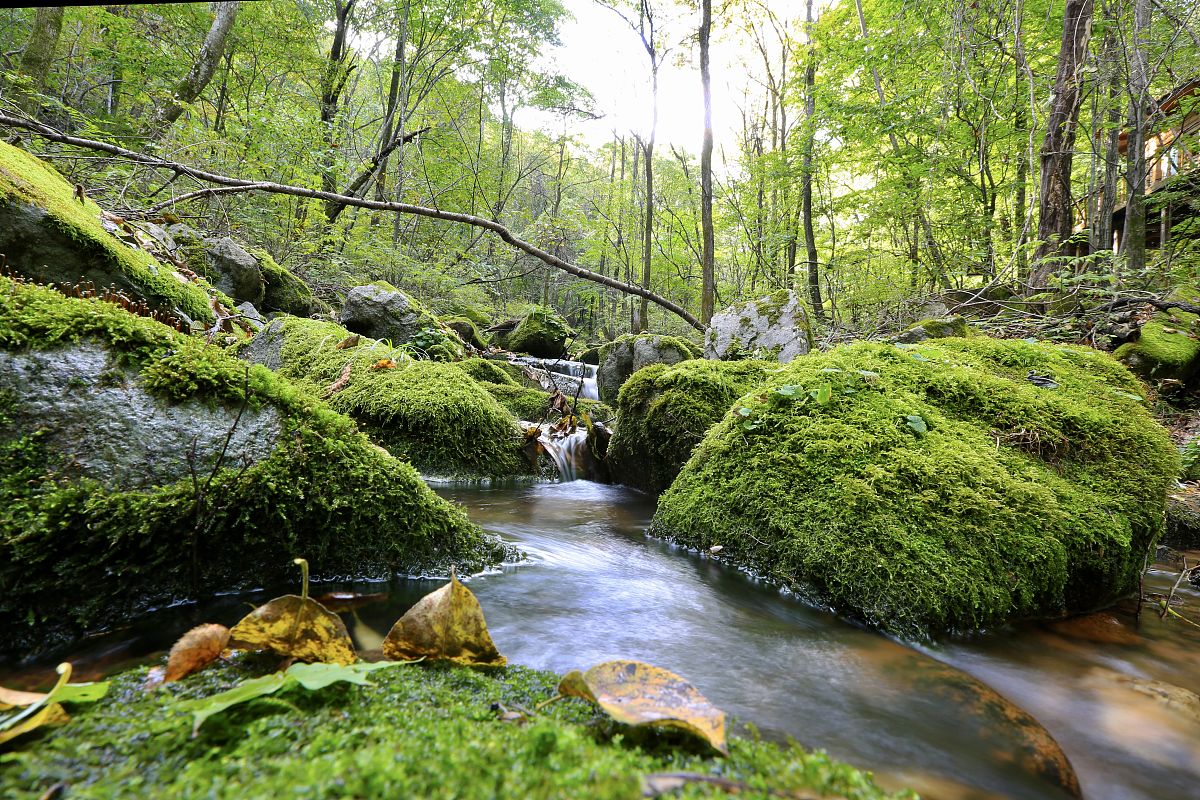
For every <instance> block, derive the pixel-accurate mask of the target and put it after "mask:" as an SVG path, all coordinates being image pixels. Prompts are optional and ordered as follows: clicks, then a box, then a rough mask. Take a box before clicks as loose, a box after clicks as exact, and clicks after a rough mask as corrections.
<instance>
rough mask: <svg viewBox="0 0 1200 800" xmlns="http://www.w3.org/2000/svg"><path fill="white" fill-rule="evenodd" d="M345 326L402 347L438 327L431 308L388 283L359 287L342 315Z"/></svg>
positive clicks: (351, 292) (348, 300) (339, 320)
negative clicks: (427, 329) (418, 335)
mask: <svg viewBox="0 0 1200 800" xmlns="http://www.w3.org/2000/svg"><path fill="white" fill-rule="evenodd" d="M338 322H340V323H341V324H342V326H343V327H345V328H348V329H350V330H352V331H354V332H355V333H361V334H362V335H363V336H370V337H371V338H372V339H387V340H388V341H390V342H391V343H392V344H402V343H404V342H407V341H408V340H409V339H411V338H412V337H414V336H416V335H417V333H419V332H420V331H422V330H425V329H426V328H437V327H439V325H438V320H437V317H435V316H434V315H433V312H431V311H430V310H429V309H427V308H425V306H423V305H422V304H421V303H419V302H418V301H417V300H416V298H414V297H411V296H410V295H409V294H408V293H407V292H404V291H401V290H400V289H397V288H396V287H395V286H392V285H391V284H390V283H388V282H387V281H376V282H375V283H370V284H367V285H365V286H355V287H354V288H353V289H351V290H350V292H349V293H348V294H347V295H346V302H345V304H344V305H343V306H342V311H341V313H340V314H339V315H338Z"/></svg>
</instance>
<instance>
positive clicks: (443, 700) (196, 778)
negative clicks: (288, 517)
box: [0, 660, 911, 800]
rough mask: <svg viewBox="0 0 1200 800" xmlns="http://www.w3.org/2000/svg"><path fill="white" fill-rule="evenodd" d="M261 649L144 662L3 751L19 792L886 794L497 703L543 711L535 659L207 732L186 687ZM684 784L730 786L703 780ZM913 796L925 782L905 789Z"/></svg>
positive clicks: (793, 756) (825, 763) (237, 718)
mask: <svg viewBox="0 0 1200 800" xmlns="http://www.w3.org/2000/svg"><path fill="white" fill-rule="evenodd" d="M257 663H258V662H255V661H248V662H247V661H244V660H239V661H237V662H235V663H233V664H223V665H217V666H214V667H212V668H209V669H208V670H206V671H204V672H202V673H200V674H198V675H194V676H191V677H189V678H187V679H186V680H184V681H183V682H181V683H176V684H168V685H167V686H165V687H163V688H161V689H159V690H157V691H154V692H145V691H143V689H142V681H143V679H144V676H145V670H144V669H139V670H134V671H132V672H128V673H125V674H123V675H121V676H119V677H118V678H116V679H115V681H114V685H113V687H112V688H111V690H110V692H109V694H108V696H107V697H106V698H104V699H103V700H101V701H99V702H97V703H95V704H91V705H88V706H78V707H77V710H75V709H73V711H72V716H73V719H72V721H71V722H70V723H69V724H67V725H65V726H63V727H60V728H55V729H49V730H47V731H45V732H44V733H38V734H34V735H31V736H27V737H25V738H24V739H22V740H19V743H14V745H15V750H14V751H13V752H11V753H9V754H7V755H6V757H5V760H4V761H3V762H2V763H0V783H3V785H4V786H5V787H6V793H5V796H6V797H9V798H14V800H15V799H16V798H30V799H31V800H33V798H38V797H41V796H43V793H44V792H46V791H47V790H48V789H49V788H50V787H51V786H52V785H55V784H65V787H66V792H67V796H69V797H72V798H116V797H129V796H131V795H137V796H145V797H151V796H153V797H178V798H201V797H203V798H239V800H240V799H241V798H274V797H281V796H288V797H298V796H303V797H309V798H345V797H397V798H399V797H421V798H485V797H495V798H501V797H504V798H596V799H599V798H629V799H630V800H632V799H633V798H638V797H641V796H642V789H641V785H640V782H641V778H642V776H643V775H646V774H650V773H656V772H692V773H699V774H701V775H711V776H715V777H719V778H722V779H725V780H728V781H732V782H734V783H738V784H743V785H745V786H746V790H745V791H743V792H741V793H739V794H738V795H737V796H738V797H743V798H767V797H774V796H778V793H782V792H786V793H788V796H792V793H795V796H802V795H803V796H808V795H810V794H812V793H820V794H821V795H822V796H825V795H828V796H831V797H832V796H837V797H842V798H846V800H873V799H874V798H882V797H896V796H894V795H885V793H884V792H882V791H881V790H879V789H878V788H877V787H876V786H875V785H874V783H873V782H872V780H871V778H870V776H869V775H867V774H865V773H862V772H859V771H858V770H855V769H853V768H851V767H849V766H847V765H845V764H840V763H838V762H835V761H833V760H832V759H830V758H828V757H827V756H825V755H822V754H813V753H808V752H806V751H804V750H801V749H800V748H799V747H797V746H789V747H780V746H778V745H774V744H770V743H765V742H759V741H754V740H750V739H743V738H736V737H735V738H733V739H732V740H731V741H730V750H731V754H730V757H729V758H727V759H726V758H712V757H709V756H707V755H704V754H700V753H697V752H695V748H694V747H689V743H688V742H687V741H685V740H682V739H681V738H679V737H671V738H670V739H667V738H659V737H654V736H651V737H646V736H641V737H636V736H634V735H633V732H632V731H629V730H628V729H620V728H617V727H616V726H614V725H613V724H611V723H606V722H604V721H603V720H601V719H600V718H599V717H598V716H597V715H596V714H595V713H594V712H593V711H592V709H591V707H590V706H588V705H587V704H585V703H583V702H582V701H579V700H570V701H566V702H560V703H555V704H552V705H550V706H548V707H547V708H546V709H544V710H543V711H541V712H539V713H538V714H536V716H535V717H534V719H533V720H532V721H530V722H528V723H526V724H518V723H514V722H503V721H501V720H500V718H499V717H500V714H499V712H498V711H497V709H498V708H500V707H503V708H507V709H516V708H525V709H533V708H535V707H536V706H537V705H538V703H540V702H542V701H544V700H547V699H549V698H550V697H552V696H553V695H554V693H555V686H556V685H557V682H558V676H557V675H554V674H551V673H546V672H536V671H533V670H529V669H525V668H521V667H508V668H504V669H499V670H491V671H487V672H483V671H472V670H470V669H466V668H461V667H459V668H449V667H439V666H428V665H412V666H397V667H394V668H390V669H384V670H379V671H375V672H373V673H372V674H371V677H370V680H371V682H372V685H370V686H348V685H345V684H342V685H337V686H331V687H328V688H325V689H322V690H319V691H316V692H305V691H291V692H287V693H283V694H280V695H278V696H275V697H271V698H268V699H262V700H257V701H253V702H251V703H249V704H247V705H245V706H242V707H239V708H235V709H233V710H230V711H226V712H224V713H223V714H221V715H218V716H216V717H213V718H211V719H210V720H208V721H207V722H206V723H205V724H204V726H203V727H202V728H201V729H200V732H199V735H198V736H197V737H196V738H191V737H190V732H191V719H190V716H189V715H187V714H185V713H183V712H182V710H181V709H180V708H179V706H180V703H181V701H182V700H184V699H187V698H195V697H205V696H208V695H211V694H213V693H215V692H217V691H221V690H224V689H227V688H230V687H231V686H233V685H234V684H235V683H236V682H237V681H238V680H240V679H243V678H246V677H249V676H252V675H256V674H260V673H261V671H262V669H261V666H260V667H259V669H258V670H257V671H256V670H254V669H253V668H252V667H253V666H254V665H256V664H257ZM672 796H679V797H712V796H724V792H721V791H720V790H717V789H716V788H715V787H713V786H711V785H704V784H693V785H691V786H688V787H686V788H685V789H684V790H683V791H682V792H681V793H679V794H678V795H672ZM906 796H910V797H911V795H906Z"/></svg>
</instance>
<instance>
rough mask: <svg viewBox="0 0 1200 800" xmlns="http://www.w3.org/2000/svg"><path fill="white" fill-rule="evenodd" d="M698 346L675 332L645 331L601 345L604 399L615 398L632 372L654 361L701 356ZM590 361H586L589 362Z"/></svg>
mask: <svg viewBox="0 0 1200 800" xmlns="http://www.w3.org/2000/svg"><path fill="white" fill-rule="evenodd" d="M697 349H698V348H695V346H694V345H690V343H688V342H686V341H684V340H682V339H677V338H676V337H674V336H659V335H658V334H650V333H642V334H637V335H628V336H622V337H621V338H619V339H617V340H616V341H615V342H609V343H608V344H606V345H604V346H603V347H601V348H600V353H599V361H600V364H599V369H597V370H596V387H597V389H598V391H599V394H600V399H601V400H603V401H605V402H612V401H613V400H616V399H617V392H619V391H620V389H621V387H622V386H624V385H625V381H627V380H629V376H630V375H632V374H633V373H635V372H637V371H638V370H639V369H641V368H642V367H648V366H650V365H651V364H678V363H679V362H680V361H687V360H688V359H690V358H697V357H698V356H699V353H698V352H697ZM585 363H586V362H585Z"/></svg>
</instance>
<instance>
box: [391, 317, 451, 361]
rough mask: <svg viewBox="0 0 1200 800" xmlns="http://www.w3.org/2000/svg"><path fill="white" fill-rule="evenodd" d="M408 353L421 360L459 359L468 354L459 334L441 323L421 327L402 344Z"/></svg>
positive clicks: (402, 347)
mask: <svg viewBox="0 0 1200 800" xmlns="http://www.w3.org/2000/svg"><path fill="white" fill-rule="evenodd" d="M401 349H403V350H404V351H405V352H406V353H408V354H409V355H411V356H412V357H413V358H416V359H418V360H421V361H441V362H443V363H447V362H451V361H459V360H461V359H462V358H463V356H465V355H466V354H467V351H466V347H464V345H463V342H462V339H460V338H459V337H458V334H457V333H455V332H454V331H453V330H450V329H448V328H443V327H440V325H435V326H430V327H427V328H421V330H419V331H417V333H416V335H415V336H413V337H412V338H411V339H409V340H408V341H407V342H405V343H404V344H403V345H401Z"/></svg>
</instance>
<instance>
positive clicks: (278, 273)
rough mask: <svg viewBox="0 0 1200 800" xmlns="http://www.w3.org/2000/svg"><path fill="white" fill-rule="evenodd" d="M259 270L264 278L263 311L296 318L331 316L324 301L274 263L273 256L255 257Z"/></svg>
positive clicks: (291, 274) (260, 253) (258, 253)
mask: <svg viewBox="0 0 1200 800" xmlns="http://www.w3.org/2000/svg"><path fill="white" fill-rule="evenodd" d="M254 255H255V258H257V259H258V268H259V270H261V272H262V276H263V285H264V289H263V300H262V308H263V309H264V310H266V311H269V312H271V311H280V312H282V313H284V314H292V315H294V316H297V317H309V316H314V315H316V314H329V313H330V312H331V311H332V309H331V308H330V307H329V304H328V303H326V302H325V301H324V300H321V299H320V298H318V297H316V296H315V295H314V294H313V291H312V288H311V287H310V286H309V285H308V284H307V283H305V282H304V281H302V280H301V279H300V278H298V277H297V276H296V275H295V274H293V273H292V272H291V271H289V270H287V269H284V268H283V267H281V266H279V264H277V263H275V259H273V258H271V256H270V254H268V253H266V252H265V251H262V250H259V251H255V253H254Z"/></svg>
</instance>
